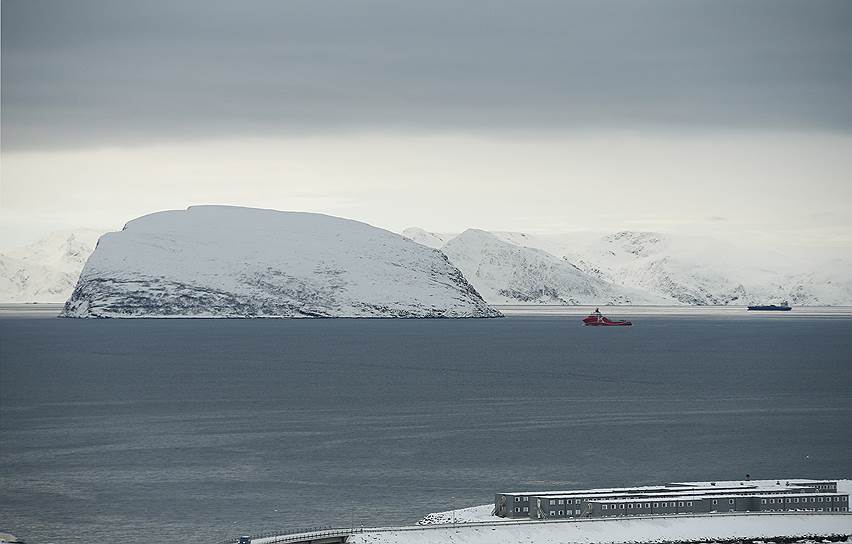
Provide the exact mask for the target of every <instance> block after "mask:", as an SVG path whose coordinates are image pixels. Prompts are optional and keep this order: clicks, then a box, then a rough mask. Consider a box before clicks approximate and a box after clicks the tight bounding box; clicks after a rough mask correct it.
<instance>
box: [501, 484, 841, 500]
mask: <svg viewBox="0 0 852 544" xmlns="http://www.w3.org/2000/svg"><path fill="white" fill-rule="evenodd" d="M836 483H837V480H807V479H778V480H721V481H715V482H673V483H669V484H665V485H656V486H635V487H611V488H598V489H574V490H568V491H516V492H509V493H501V495H507V496H514V497H517V496H523V497H530V496H536V497H547V498H568V497H569V496H570V497H572V498H573V497H577V496H594V495H611V494H616V493H617V494H622V495H623V494H628V493H654V492H657V493H680V492H685V493H689V492H690V491H692V492H695V491H699V490H705V489H706V490H729V489H770V488H771V489H779V488H784V487H787V486H797V487H798V486H808V485H816V484H836Z"/></svg>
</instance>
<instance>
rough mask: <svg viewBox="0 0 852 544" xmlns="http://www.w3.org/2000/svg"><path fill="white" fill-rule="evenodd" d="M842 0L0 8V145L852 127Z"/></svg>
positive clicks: (851, 11) (851, 23)
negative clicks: (329, 134) (397, 132)
mask: <svg viewBox="0 0 852 544" xmlns="http://www.w3.org/2000/svg"><path fill="white" fill-rule="evenodd" d="M850 28H852V2H848V1H846V0H837V1H816V2H808V1H801V2H784V1H766V2H762V1H752V2H742V1H720V0H713V1H707V2H686V1H672V2H633V1H623V2H597V1H595V2H562V1H554V2H548V1H524V2H521V1H518V2H497V1H489V2H486V1H465V2H443V1H429V2H399V1H387V2H376V1H369V2H362V1H341V2H321V1H316V0H311V1H306V2H296V1H283V2H278V1H274V2H273V1H268V2H267V1H252V2H234V1H228V2H215V1H198V2H186V1H184V2H132V1H127V2H117V1H112V0H110V1H87V0H83V1H79V0H78V1H74V2H67V1H64V0H59V1H54V2H44V1H39V0H35V1H34V0H5V1H4V2H3V3H2V107H3V145H4V147H16V148H20V147H56V146H58V147H66V146H73V147H77V146H88V145H104V144H106V145H109V144H115V143H134V142H149V141H161V140H163V139H183V138H194V137H199V136H214V137H218V136H245V135H269V134H293V133H306V132H323V131H328V130H384V129H402V130H444V129H447V130H474V131H479V130H484V131H489V130H498V129H499V130H506V129H509V130H512V129H520V130H562V129H575V128H580V129H585V128H600V127H605V128H627V129H631V128H641V127H647V126H673V127H676V128H689V129H690V130H692V129H695V128H698V129H701V128H705V127H706V128H719V127H734V128H785V129H786V128H793V129H799V128H804V129H829V130H841V131H849V130H850V129H851V128H852V100H850V96H852V70H850V59H852V32H850Z"/></svg>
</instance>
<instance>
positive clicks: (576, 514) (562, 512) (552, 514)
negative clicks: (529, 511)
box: [550, 510, 580, 516]
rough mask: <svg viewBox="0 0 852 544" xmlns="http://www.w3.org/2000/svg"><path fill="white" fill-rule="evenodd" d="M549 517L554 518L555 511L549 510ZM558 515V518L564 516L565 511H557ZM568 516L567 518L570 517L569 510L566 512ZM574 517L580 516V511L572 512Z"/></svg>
mask: <svg viewBox="0 0 852 544" xmlns="http://www.w3.org/2000/svg"><path fill="white" fill-rule="evenodd" d="M550 515H551V516H555V515H556V511H555V510H551V511H550ZM559 515H560V516H564V515H565V510H559ZM568 515H569V516H570V515H571V510H568ZM574 515H575V516H579V515H580V511H579V510H574Z"/></svg>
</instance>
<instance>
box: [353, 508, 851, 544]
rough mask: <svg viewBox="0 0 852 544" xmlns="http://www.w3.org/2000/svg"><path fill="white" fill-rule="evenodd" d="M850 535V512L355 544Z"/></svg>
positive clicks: (493, 526)
mask: <svg viewBox="0 0 852 544" xmlns="http://www.w3.org/2000/svg"><path fill="white" fill-rule="evenodd" d="M850 534H852V515H850V514H846V513H844V514H841V513H837V514H833V513H832V514H818V513H812V514H710V515H703V516H654V517H646V518H620V519H614V518H608V519H584V520H577V521H547V522H508V523H488V524H472V525H461V526H453V525H450V526H447V525H432V526H423V527H418V528H404V529H403V528H399V529H395V530H367V531H365V532H364V533H359V534H355V535H353V536H352V537H351V538H350V539H349V542H351V543H354V544H403V543H404V544H420V543H423V544H427V543H429V544H434V543H441V542H447V543H450V542H452V543H460V544H491V543H495V542H499V543H503V544H527V543H535V544H558V543H576V544H610V543H613V544H614V543H627V542H672V541H713V540H722V539H733V538H742V539H749V540H755V539H761V540H771V539H773V538H781V537H800V538H807V537H826V536H834V535H850Z"/></svg>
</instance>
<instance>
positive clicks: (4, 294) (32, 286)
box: [0, 230, 102, 302]
mask: <svg viewBox="0 0 852 544" xmlns="http://www.w3.org/2000/svg"><path fill="white" fill-rule="evenodd" d="M101 234H102V232H101V231H96V230H75V231H61V232H54V233H52V234H50V235H49V236H47V237H46V238H44V239H42V240H39V241H37V242H35V243H33V244H30V245H28V246H25V247H22V248H18V249H13V250H10V251H6V252H4V253H0V302H65V301H66V300H68V297H69V296H70V295H71V292H72V291H73V290H74V285H76V283H77V278H78V277H79V276H80V271H81V270H82V269H83V265H84V264H85V263H86V259H88V258H89V255H91V253H92V251H93V250H94V249H95V244H96V243H97V241H98V237H99V236H100V235H101Z"/></svg>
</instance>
